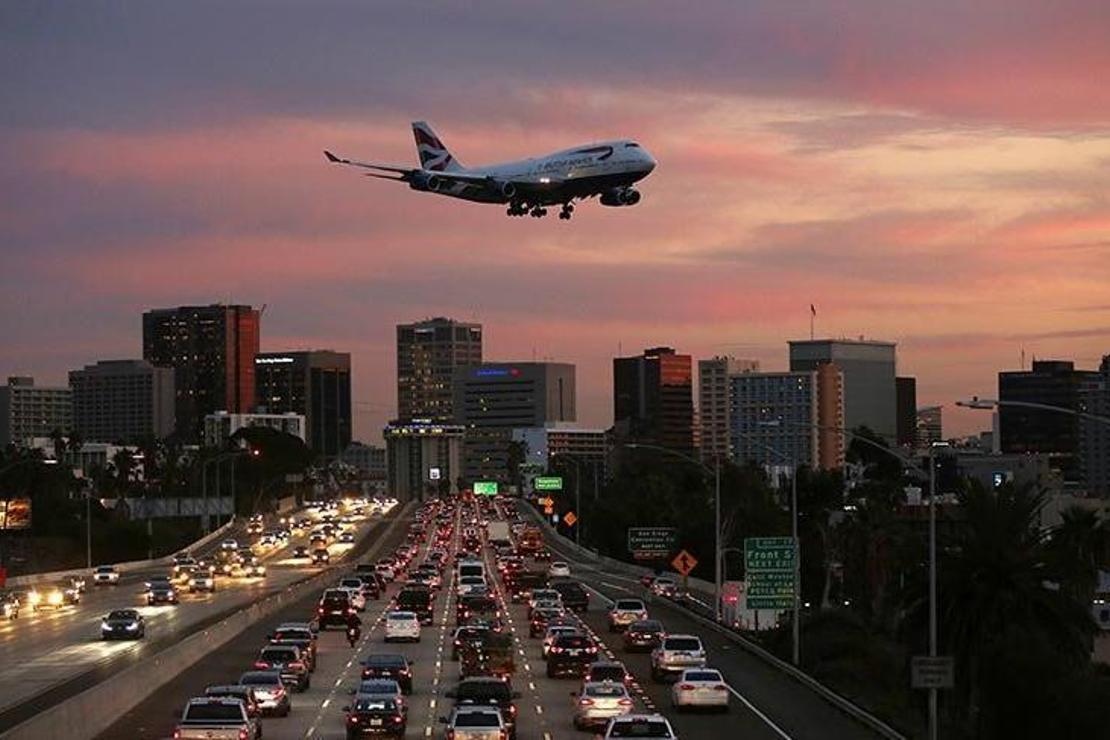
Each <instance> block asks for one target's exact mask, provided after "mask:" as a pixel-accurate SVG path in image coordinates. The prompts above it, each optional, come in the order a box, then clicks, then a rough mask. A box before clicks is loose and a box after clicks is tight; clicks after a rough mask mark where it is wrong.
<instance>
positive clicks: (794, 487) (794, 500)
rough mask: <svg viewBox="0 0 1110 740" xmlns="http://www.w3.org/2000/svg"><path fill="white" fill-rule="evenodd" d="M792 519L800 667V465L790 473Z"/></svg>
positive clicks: (796, 643)
mask: <svg viewBox="0 0 1110 740" xmlns="http://www.w3.org/2000/svg"><path fill="white" fill-rule="evenodd" d="M790 512H791V515H790V519H791V536H792V537H793V538H794V620H793V624H792V625H791V627H792V629H793V638H794V645H793V656H792V657H793V658H794V665H796V666H797V665H800V662H801V653H802V609H801V604H802V543H801V540H799V539H798V465H797V464H795V465H794V470H793V471H791V473H790Z"/></svg>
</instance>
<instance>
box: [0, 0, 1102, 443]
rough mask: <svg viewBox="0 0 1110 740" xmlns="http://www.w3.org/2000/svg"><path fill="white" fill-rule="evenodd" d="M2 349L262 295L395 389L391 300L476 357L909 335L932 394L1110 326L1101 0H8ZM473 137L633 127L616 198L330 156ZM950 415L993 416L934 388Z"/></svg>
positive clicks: (535, 145) (1084, 357)
mask: <svg viewBox="0 0 1110 740" xmlns="http://www.w3.org/2000/svg"><path fill="white" fill-rule="evenodd" d="M0 69H2V70H3V73H2V74H0V162H2V163H3V166H2V167H0V254H2V257H3V260H2V264H3V269H2V270H0V291H2V295H3V304H2V305H3V311H0V375H9V374H32V375H34V376H35V377H36V379H37V381H38V382H39V383H40V384H50V383H62V382H64V381H65V377H66V372H67V371H68V370H71V369H75V368H78V367H80V366H82V365H84V364H86V363H89V362H93V361H96V360H98V359H110V358H123V357H138V356H141V321H140V314H141V313H142V312H143V311H144V310H145V309H148V308H152V307H165V306H174V305H181V304H193V303H201V304H207V303H214V302H237V303H249V304H253V305H255V306H261V305H263V304H265V305H266V306H267V308H266V312H265V315H264V317H263V325H262V348H263V349H264V350H268V351H270V350H283V349H296V348H334V349H336V350H342V351H349V352H351V353H352V356H353V363H354V368H355V370H354V396H355V398H356V400H357V401H358V402H359V406H358V407H357V414H356V419H355V432H356V436H358V437H360V438H362V439H365V440H367V441H376V440H379V439H380V428H381V426H382V424H383V423H384V422H385V421H386V420H387V419H388V418H389V417H391V416H392V415H393V414H394V413H395V408H396V393H395V380H394V374H395V365H394V363H395V358H394V325H395V324H396V323H398V322H403V321H411V320H416V319H420V318H425V317H429V316H439V315H445V316H451V317H454V318H457V319H462V320H477V321H481V322H482V323H483V324H484V325H485V342H486V351H485V354H486V356H487V358H488V359H493V360H529V359H532V358H533V357H535V358H537V359H543V358H553V359H557V360H560V361H567V362H573V363H575V364H576V365H577V366H578V388H579V399H578V401H579V420H580V421H582V422H584V423H586V424H590V425H607V424H609V423H610V422H611V417H612V403H611V359H612V357H613V356H614V355H616V354H617V353H618V348H622V349H623V352H624V353H625V354H635V353H637V352H639V351H640V350H642V349H643V348H644V347H647V346H655V345H661V344H666V345H671V346H674V347H676V348H677V349H679V350H680V351H683V352H688V353H691V354H693V355H694V356H695V357H709V356H712V355H715V354H732V355H735V356H737V357H745V358H749V357H750V358H756V359H759V360H760V361H761V363H762V365H763V367H764V369H770V370H777V369H783V368H785V367H786V365H787V351H786V342H787V340H789V339H800V338H806V337H808V335H809V318H810V311H809V306H810V304H811V303H812V304H814V305H816V307H817V311H818V315H817V333H818V335H821V336H852V337H856V336H859V335H865V336H867V337H869V338H878V339H889V340H894V341H897V342H898V345H899V346H898V361H899V372H900V373H901V374H909V375H915V376H917V378H918V401H919V404H920V405H926V404H938V403H944V404H946V405H949V406H950V405H951V404H952V402H953V401H955V400H956V399H958V398H964V397H967V396H970V395H972V394H979V395H988V396H993V395H994V394H995V392H996V388H997V385H996V384H997V378H996V373H997V372H998V371H999V370H1002V369H1016V368H1018V367H1019V365H1020V362H1021V353H1022V350H1023V349H1024V351H1025V353H1026V356H1027V359H1031V358H1032V357H1033V356H1036V357H1038V358H1061V359H1074V360H1076V362H1077V364H1079V365H1080V366H1082V367H1094V366H1097V364H1098V361H1099V358H1100V357H1101V355H1103V354H1105V353H1110V189H1108V185H1110V84H1108V83H1107V79H1110V3H1108V2H1106V0H1063V1H1061V0H1053V1H1052V2H1044V0H1040V1H1035V2H1027V1H1025V0H975V2H966V0H965V1H963V2H948V1H940V2H932V3H920V2H916V3H911V2H902V1H900V0H895V1H894V2H892V1H891V0H881V1H880V0H857V1H855V2H841V1H837V0H833V1H830V0H817V1H814V2H783V0H774V1H770V2H746V1H743V0H698V1H697V2H693V3H675V2H631V1H629V2H596V1H594V2H574V1H570V0H564V1H562V2H558V3H554V2H553V3H543V4H540V3H529V2H520V1H519V0H506V1H504V2H492V1H484V2H450V3H445V2H413V0H404V1H403V2H395V3H393V2H390V3H387V2H344V3H324V2H234V3H226V2H219V3H215V2H212V3H208V2H195V1H194V0H190V2H184V3H183V2H173V3H169V2H137V1H136V2H130V3H99V2H80V3H75V2H64V3H51V2H41V1H36V2H6V3H4V4H3V5H0ZM413 119H426V120H428V121H429V122H430V123H431V124H432V125H433V126H434V127H435V129H436V132H437V133H438V134H439V135H440V137H441V138H442V139H443V140H444V142H445V143H446V144H447V145H448V146H449V147H450V149H451V150H452V153H453V154H454V155H455V156H456V158H458V159H459V160H461V161H462V162H463V163H464V164H467V165H469V164H483V163H490V162H495V161H500V160H507V159H515V158H518V157H522V156H528V155H532V154H542V153H545V152H547V151H551V150H555V149H560V148H563V147H566V146H571V145H575V144H578V143H584V142H589V141H593V140H598V139H605V138H614V137H629V138H635V139H636V140H638V141H639V142H640V143H641V144H642V145H643V146H645V147H646V148H647V149H648V150H649V151H650V152H651V153H652V155H654V156H655V158H656V159H657V160H658V162H659V165H658V167H657V169H656V170H655V172H654V173H653V174H652V175H651V176H650V177H649V178H648V179H646V180H645V181H644V182H643V183H642V187H641V191H642V193H643V196H644V197H643V201H642V202H641V203H640V205H638V206H636V207H635V208H623V209H608V208H602V207H600V206H599V205H597V204H596V202H595V203H591V204H589V205H586V206H584V207H580V208H579V209H578V211H577V212H576V214H575V217H574V219H573V220H572V221H570V222H569V223H567V222H563V221H559V220H558V219H556V218H554V216H553V215H549V216H548V217H547V218H546V219H543V220H538V219H531V218H523V219H510V218H507V217H506V216H505V214H504V209H503V208H500V207H494V206H480V205H474V204H468V203H463V202H460V201H454V200H450V199H445V198H438V197H435V196H431V195H428V194H420V193H415V192H412V191H410V190H408V189H407V188H406V187H404V186H399V185H395V184H391V183H387V182H382V181H377V180H370V179H368V178H363V177H360V176H359V175H358V173H356V172H352V171H350V170H344V169H342V168H337V167H332V166H328V164H327V163H326V162H325V161H324V158H323V155H322V150H323V149H324V148H325V147H326V148H328V149H332V150H334V151H337V152H340V153H343V154H346V155H348V156H352V157H357V158H360V159H371V160H374V161H379V162H383V161H384V162H393V163H400V164H404V165H410V164H414V163H415V162H416V153H415V148H414V144H413V140H412V133H411V131H410V129H409V122H410V121H411V120H413ZM945 422H946V426H945V433H946V434H949V435H953V434H963V433H970V432H972V431H975V430H978V429H980V428H987V427H989V418H988V417H987V416H986V415H985V414H984V413H983V412H963V413H958V412H957V411H956V410H955V409H952V408H947V409H946V419H945Z"/></svg>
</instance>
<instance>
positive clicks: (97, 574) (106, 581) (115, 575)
mask: <svg viewBox="0 0 1110 740" xmlns="http://www.w3.org/2000/svg"><path fill="white" fill-rule="evenodd" d="M118 583H119V571H118V570H116V567H115V566H114V565H98V566H97V567H96V570H94V571H93V584H94V585H96V586H115V585H116V584H118Z"/></svg>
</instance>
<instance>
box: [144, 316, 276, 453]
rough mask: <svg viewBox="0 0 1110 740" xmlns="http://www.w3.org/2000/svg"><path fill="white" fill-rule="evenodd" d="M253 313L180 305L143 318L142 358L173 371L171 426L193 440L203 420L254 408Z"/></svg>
mask: <svg viewBox="0 0 1110 740" xmlns="http://www.w3.org/2000/svg"><path fill="white" fill-rule="evenodd" d="M260 331H261V327H260V317H259V312H258V311H256V310H255V309H253V308H251V307H250V306H227V305H222V304H214V305H211V306H181V307H179V308H162V309H155V310H152V311H147V312H146V313H144V314H143V359H144V360H147V361H148V362H150V363H151V364H152V365H155V366H157V367H172V368H173V369H174V394H175V404H174V405H175V415H176V420H175V427H176V434H177V436H178V437H179V438H180V440H181V441H182V442H189V443H196V442H199V441H200V439H201V438H202V436H203V433H204V417H205V416H207V415H208V414H213V413H215V412H217V411H227V412H229V413H233V414H242V413H247V412H249V411H250V410H251V409H253V408H254V403H255V400H254V398H255V391H254V358H255V355H257V354H258V343H259V335H260Z"/></svg>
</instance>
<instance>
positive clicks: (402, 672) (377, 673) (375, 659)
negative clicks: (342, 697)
mask: <svg viewBox="0 0 1110 740" xmlns="http://www.w3.org/2000/svg"><path fill="white" fill-rule="evenodd" d="M369 678H392V679H393V680H394V681H396V682H397V683H398V684H399V685H400V687H401V693H403V694H405V695H408V694H411V693H412V664H411V663H410V662H409V661H408V659H407V658H405V656H403V655H396V654H393V653H389V654H387V653H382V654H378V655H369V656H367V657H366V659H365V660H363V661H362V680H364V681H365V680H367V679H369Z"/></svg>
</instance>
